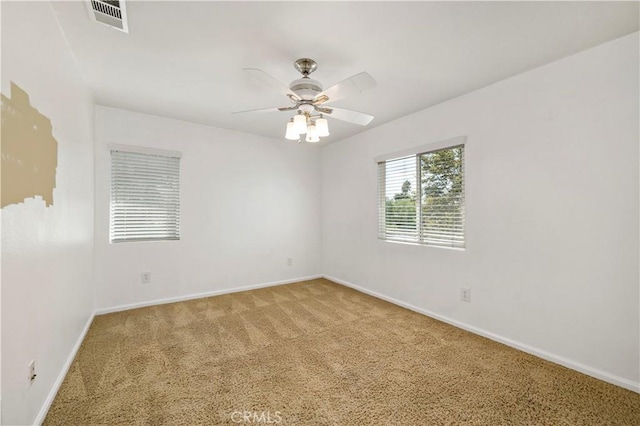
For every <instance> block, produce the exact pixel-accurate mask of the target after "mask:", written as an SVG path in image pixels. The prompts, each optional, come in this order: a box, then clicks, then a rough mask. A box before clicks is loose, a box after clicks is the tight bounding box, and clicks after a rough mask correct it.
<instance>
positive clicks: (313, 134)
mask: <svg viewBox="0 0 640 426" xmlns="http://www.w3.org/2000/svg"><path fill="white" fill-rule="evenodd" d="M305 140H306V141H307V142H320V137H319V136H318V132H317V131H316V126H315V125H313V124H311V125H310V126H309V127H307V137H306V139H305Z"/></svg>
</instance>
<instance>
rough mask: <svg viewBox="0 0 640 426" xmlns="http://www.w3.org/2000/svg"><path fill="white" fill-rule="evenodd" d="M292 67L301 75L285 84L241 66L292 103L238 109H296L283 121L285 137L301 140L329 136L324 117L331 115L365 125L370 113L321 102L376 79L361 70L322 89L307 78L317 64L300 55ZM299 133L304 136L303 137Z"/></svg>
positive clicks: (357, 90)
mask: <svg viewBox="0 0 640 426" xmlns="http://www.w3.org/2000/svg"><path fill="white" fill-rule="evenodd" d="M293 66H294V68H295V69H296V70H297V71H298V72H300V73H301V74H302V78H299V79H297V80H294V81H292V82H291V84H290V85H289V86H286V85H285V84H283V83H280V82H279V81H278V80H276V79H275V78H273V77H271V76H270V75H268V74H267V73H265V72H264V71H261V70H259V69H256V68H245V71H247V72H248V73H250V74H252V75H253V76H255V77H258V78H260V79H262V80H263V81H264V82H265V83H268V84H269V85H271V86H274V85H276V86H278V87H280V88H281V91H282V92H283V93H284V94H285V95H286V96H287V97H288V98H289V100H290V101H291V102H292V103H293V105H292V106H286V107H279V108H262V109H257V110H249V111H239V113H245V112H271V111H296V114H295V115H294V116H293V118H291V120H289V122H287V126H286V131H285V138H286V139H288V140H297V141H299V142H302V141H303V140H304V141H305V142H310V143H316V142H320V138H321V137H327V136H329V134H330V133H329V122H328V121H327V119H326V118H325V117H324V114H326V115H327V116H328V117H333V118H335V119H338V120H342V121H347V122H349V123H353V124H358V125H360V126H366V125H368V124H369V123H370V122H371V120H373V116H372V115H369V114H365V113H362V112H358V111H352V110H348V109H344V108H335V107H328V106H324V104H326V103H329V102H333V101H337V100H339V99H343V98H345V97H347V96H350V95H352V94H359V93H362V92H363V91H365V90H367V89H370V88H372V87H375V85H376V81H375V80H374V79H373V77H371V76H370V75H369V74H368V73H366V72H361V73H359V74H356V75H354V76H352V77H349V78H347V79H346V80H343V81H341V82H339V83H337V84H334V85H333V86H331V87H330V88H328V89H327V90H325V91H323V87H322V84H321V83H320V82H319V81H317V80H314V79H312V78H309V74H311V73H312V72H314V71H315V70H317V69H318V64H317V63H316V62H315V61H314V60H313V59H309V58H301V59H298V60H297V61H295V62H294V64H293ZM303 135H306V136H304V137H303Z"/></svg>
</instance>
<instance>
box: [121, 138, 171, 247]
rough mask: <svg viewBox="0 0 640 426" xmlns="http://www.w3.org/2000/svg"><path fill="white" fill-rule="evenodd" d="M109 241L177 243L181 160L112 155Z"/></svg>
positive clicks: (148, 155) (156, 156)
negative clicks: (165, 241)
mask: <svg viewBox="0 0 640 426" xmlns="http://www.w3.org/2000/svg"><path fill="white" fill-rule="evenodd" d="M109 235H110V241H111V242H112V243H116V242H124V241H155V240H179V239H180V157H179V155H176V156H170V155H160V154H148V153H141V152H129V151H121V150H112V151H111V214H110V231H109Z"/></svg>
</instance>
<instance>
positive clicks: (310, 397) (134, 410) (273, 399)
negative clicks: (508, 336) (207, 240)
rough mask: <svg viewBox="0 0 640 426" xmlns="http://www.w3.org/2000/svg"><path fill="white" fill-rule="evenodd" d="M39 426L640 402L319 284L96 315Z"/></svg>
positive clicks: (438, 415) (566, 410)
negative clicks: (45, 416)
mask: <svg viewBox="0 0 640 426" xmlns="http://www.w3.org/2000/svg"><path fill="white" fill-rule="evenodd" d="M44 424H45V425H97V424H105V425H117V424H127V425H129V424H131V425H134V424H135V425H217V424H223V425H224V424H228V425H234V424H282V425H369V424H370V425H445V424H446V425H452V424H470V425H599V424H611V425H613V424H616V425H637V424H640V395H638V394H636V393H633V392H631V391H628V390H625V389H622V388H619V387H616V386H613V385H610V384H607V383H605V382H602V381H599V380H596V379H593V378H591V377H588V376H585V375H583V374H580V373H577V372H575V371H572V370H569V369H566V368H564V367H561V366H558V365H555V364H552V363H549V362H546V361H543V360H541V359H539V358H536V357H533V356H530V355H527V354H525V353H523V352H520V351H517V350H515V349H511V348H509V347H507V346H504V345H501V344H499V343H495V342H492V341H490V340H487V339H485V338H482V337H479V336H476V335H474V334H471V333H468V332H466V331H463V330H460V329H457V328H455V327H452V326H450V325H447V324H444V323H441V322H439V321H436V320H433V319H430V318H428V317H425V316H423V315H420V314H417V313H414V312H412V311H409V310H406V309H403V308H400V307H397V306H395V305H392V304H390V303H387V302H384V301H381V300H378V299H376V298H373V297H370V296H367V295H365V294H362V293H359V292H357V291H354V290H351V289H349V288H346V287H343V286H340V285H338V284H334V283H332V282H330V281H327V280H323V279H318V280H312V281H305V282H300V283H295V284H289V285H283V286H277V287H270V288H265V289H260V290H252V291H247V292H242V293H234V294H229V295H223V296H217V297H210V298H206V299H198V300H192V301H187V302H180V303H173V304H168V305H160V306H154V307H148V308H141V309H136V310H131V311H125V312H118V313H113V314H108V315H102V316H98V317H96V318H95V320H94V322H93V324H92V325H91V329H90V330H89V332H88V334H87V336H86V338H85V340H84V342H83V344H82V347H81V348H80V351H79V352H78V355H77V357H76V359H75V360H74V362H73V364H72V366H71V370H70V371H69V374H68V375H67V377H66V379H65V381H64V383H63V384H62V387H61V389H60V392H59V393H58V396H57V397H56V399H55V401H54V403H53V405H52V407H51V409H50V411H49V414H48V416H47V418H46V420H45V423H44Z"/></svg>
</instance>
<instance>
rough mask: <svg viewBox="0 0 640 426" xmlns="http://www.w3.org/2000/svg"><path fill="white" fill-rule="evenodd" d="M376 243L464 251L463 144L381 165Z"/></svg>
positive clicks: (379, 165) (391, 160) (393, 160)
mask: <svg viewBox="0 0 640 426" xmlns="http://www.w3.org/2000/svg"><path fill="white" fill-rule="evenodd" d="M378 188H379V205H378V218H379V229H378V238H380V239H382V240H389V241H402V242H411V243H417V244H424V245H431V246H442V247H456V248H464V246H465V242H464V222H465V220H464V145H458V146H454V147H449V148H445V149H439V150H435V151H429V152H424V153H420V154H415V155H410V156H406V157H401V158H394V159H390V160H385V161H380V162H379V163H378Z"/></svg>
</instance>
